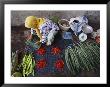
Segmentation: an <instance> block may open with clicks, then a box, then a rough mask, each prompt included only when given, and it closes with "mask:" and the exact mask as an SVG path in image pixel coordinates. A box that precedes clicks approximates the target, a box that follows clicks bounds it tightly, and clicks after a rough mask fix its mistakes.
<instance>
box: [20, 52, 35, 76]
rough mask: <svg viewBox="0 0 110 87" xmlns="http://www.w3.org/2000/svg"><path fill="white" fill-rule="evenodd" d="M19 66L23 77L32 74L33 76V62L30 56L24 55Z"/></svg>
mask: <svg viewBox="0 0 110 87" xmlns="http://www.w3.org/2000/svg"><path fill="white" fill-rule="evenodd" d="M21 66H22V67H23V71H22V72H23V77H25V76H29V75H30V74H32V75H33V76H34V68H35V60H34V59H33V56H32V54H29V55H24V57H23V61H22V64H21Z"/></svg>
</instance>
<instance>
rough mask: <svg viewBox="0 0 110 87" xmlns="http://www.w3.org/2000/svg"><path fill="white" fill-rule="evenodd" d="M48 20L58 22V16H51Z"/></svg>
mask: <svg viewBox="0 0 110 87" xmlns="http://www.w3.org/2000/svg"><path fill="white" fill-rule="evenodd" d="M50 20H52V21H53V22H54V23H56V24H58V21H59V17H58V16H52V17H51V18H50Z"/></svg>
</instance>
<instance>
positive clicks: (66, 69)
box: [11, 16, 100, 77]
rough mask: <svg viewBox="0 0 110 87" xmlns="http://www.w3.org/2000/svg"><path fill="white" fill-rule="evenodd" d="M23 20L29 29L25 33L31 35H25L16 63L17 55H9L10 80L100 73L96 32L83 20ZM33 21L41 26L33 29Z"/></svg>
mask: <svg viewBox="0 0 110 87" xmlns="http://www.w3.org/2000/svg"><path fill="white" fill-rule="evenodd" d="M27 18H28V20H26V21H25V27H29V26H31V27H29V28H32V29H31V30H30V31H28V32H29V33H30V32H31V35H30V36H29V35H27V36H28V37H27V38H26V41H25V49H24V54H23V56H22V57H21V62H20V63H19V62H18V59H19V56H18V54H17V51H16V52H12V56H11V58H12V59H11V63H12V65H11V76H13V77H46V76H53V77H54V76H55V77H56V76H58V77H60V76H63V77H65V76H66V77H68V76H77V75H78V74H79V73H80V72H81V71H92V70H94V71H97V70H98V69H100V34H99V31H100V29H99V30H97V31H94V29H93V28H92V26H90V25H88V19H87V18H86V17H85V16H79V17H75V18H70V20H67V19H60V18H59V17H57V16H53V17H51V18H50V19H49V20H48V19H45V20H44V18H37V17H35V16H29V17H27ZM34 20H35V21H36V22H38V24H39V26H40V25H43V26H40V27H39V26H37V25H36V26H35V25H33V21H34ZM38 20H39V21H38ZM28 21H29V24H28V23H27V22H28ZM35 21H34V22H35ZM48 21H49V22H48ZM44 24H45V25H44ZM51 25H52V26H51ZM46 26H47V27H46ZM50 26H51V27H50ZM44 27H45V28H44ZM34 28H35V29H34ZM40 28H41V30H40ZM49 28H51V29H50V30H51V31H50V30H49ZM57 29H58V30H57ZM27 34H28V33H27ZM89 35H90V36H89ZM88 36H89V37H90V38H89V37H88ZM30 37H31V38H30Z"/></svg>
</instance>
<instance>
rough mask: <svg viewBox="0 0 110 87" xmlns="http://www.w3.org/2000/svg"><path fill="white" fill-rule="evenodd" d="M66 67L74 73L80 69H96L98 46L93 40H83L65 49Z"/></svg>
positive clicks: (98, 59) (98, 61)
mask: <svg viewBox="0 0 110 87" xmlns="http://www.w3.org/2000/svg"><path fill="white" fill-rule="evenodd" d="M65 61H66V64H67V67H68V69H69V70H70V71H71V72H72V73H73V74H74V75H75V74H76V73H77V72H79V71H80V70H82V69H83V70H87V71H90V70H92V69H94V70H95V69H97V67H98V66H99V64H100V47H99V46H98V44H97V43H95V42H93V43H92V42H83V43H80V44H78V45H75V46H74V47H67V48H66V49H65Z"/></svg>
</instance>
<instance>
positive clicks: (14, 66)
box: [11, 51, 22, 77]
mask: <svg viewBox="0 0 110 87" xmlns="http://www.w3.org/2000/svg"><path fill="white" fill-rule="evenodd" d="M19 66H20V64H19V63H18V51H16V52H12V54H11V76H14V77H22V73H21V72H20V68H19Z"/></svg>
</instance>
